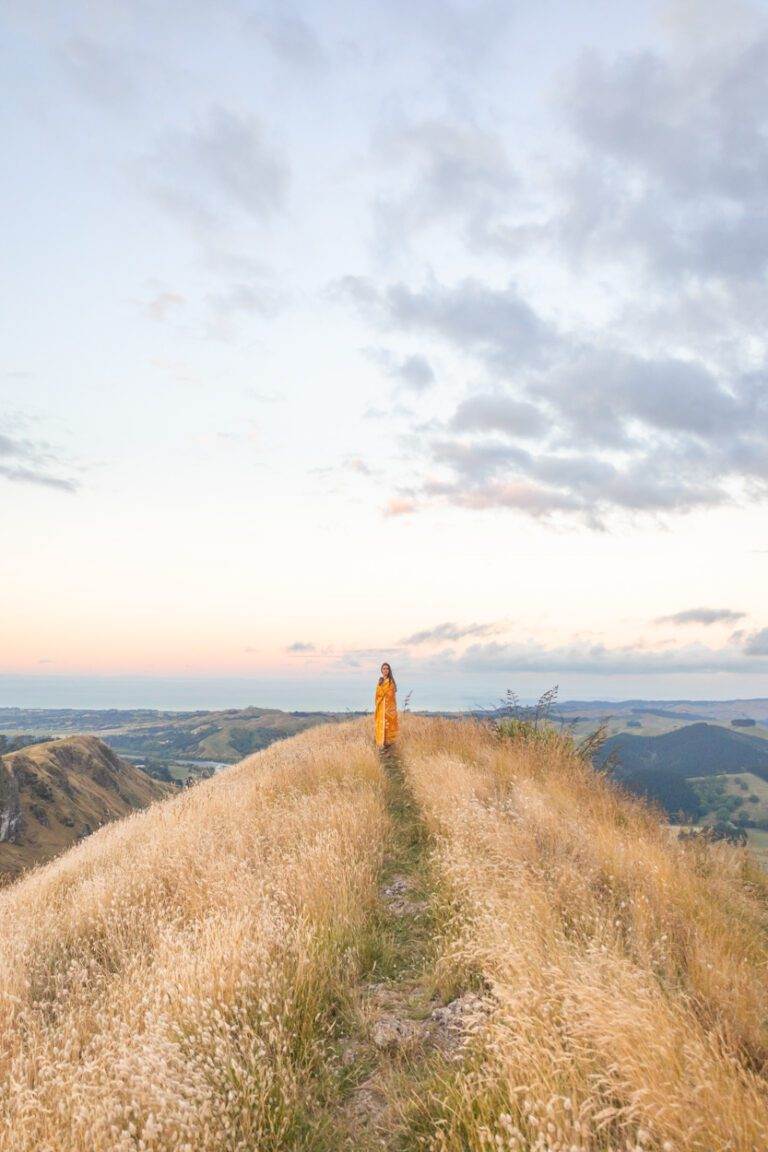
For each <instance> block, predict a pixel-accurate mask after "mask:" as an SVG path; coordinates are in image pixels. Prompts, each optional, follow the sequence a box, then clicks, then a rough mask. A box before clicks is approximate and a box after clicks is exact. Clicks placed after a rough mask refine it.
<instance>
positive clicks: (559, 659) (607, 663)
mask: <svg viewBox="0 0 768 1152" xmlns="http://www.w3.org/2000/svg"><path fill="white" fill-rule="evenodd" d="M766 640H768V638H766ZM756 656H757V657H760V656H767V657H768V643H767V644H766V648H765V650H764V651H760V652H757V651H756V652H754V653H752V654H750V653H749V652H748V651H747V650H746V649H744V650H742V649H739V648H737V647H732V646H731V647H726V648H708V647H705V646H703V645H689V646H686V647H682V648H677V649H665V650H663V651H652V650H648V649H643V648H642V647H641V646H640V645H632V646H629V645H628V646H626V647H619V648H611V647H608V646H605V645H603V644H600V643H597V644H595V643H591V644H590V643H588V644H580V643H575V642H574V643H572V644H569V645H563V646H560V647H554V648H544V647H540V646H538V645H536V644H534V643H528V644H499V643H496V642H493V641H491V642H489V643H487V644H475V645H471V646H470V647H469V648H468V649H467V651H466V652H465V653H464V654H463V655H461V656H459V657H456V658H455V660H454V664H455V666H456V668H457V669H458V670H460V671H463V672H496V673H505V674H508V675H513V674H517V673H519V674H522V673H526V672H541V673H546V674H548V675H558V674H564V673H567V674H577V673H578V674H593V675H602V676H620V675H623V674H631V673H634V674H637V675H659V676H661V675H665V674H674V675H683V674H687V675H695V674H696V673H719V672H726V673H728V672H732V673H739V672H762V671H768V659H766V660H759V659H758V660H756V659H755V657H756Z"/></svg>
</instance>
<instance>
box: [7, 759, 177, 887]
mask: <svg viewBox="0 0 768 1152" xmlns="http://www.w3.org/2000/svg"><path fill="white" fill-rule="evenodd" d="M170 790H171V788H170V786H168V785H166V784H161V783H160V782H159V781H156V780H152V779H151V778H150V777H149V776H147V775H146V773H144V772H142V771H141V770H140V769H137V768H135V767H134V766H133V765H132V764H129V763H127V762H126V761H125V760H121V759H120V757H118V756H117V755H115V753H114V752H113V751H112V750H111V749H110V748H108V747H107V745H106V744H103V743H102V742H101V741H100V740H97V739H96V737H94V736H73V737H69V738H67V739H64V740H51V741H48V742H46V743H43V744H34V745H30V746H28V747H25V748H23V749H21V750H20V751H17V752H11V753H9V754H7V755H5V756H1V757H0V877H1V878H4V879H7V878H8V877H11V876H14V875H16V874H17V873H19V872H20V871H22V870H23V869H25V868H28V867H30V866H31V865H33V864H39V863H42V862H44V861H46V860H50V859H51V857H53V856H56V855H58V854H59V853H60V852H62V851H64V849H65V848H68V847H69V846H70V845H71V844H73V843H74V842H75V841H76V840H79V839H81V838H82V837H84V836H87V835H89V834H90V833H91V832H93V831H94V830H95V829H96V828H99V827H100V826H101V825H102V824H105V823H107V822H108V821H110V820H115V819H117V818H119V817H121V816H125V815H127V814H128V813H129V812H133V811H134V810H135V809H137V808H144V807H146V805H147V804H151V803H152V802H153V801H154V800H158V799H161V798H162V797H164V796H167V795H168V793H169V791H170Z"/></svg>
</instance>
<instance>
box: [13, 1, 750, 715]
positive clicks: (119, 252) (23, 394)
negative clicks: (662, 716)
mask: <svg viewBox="0 0 768 1152" xmlns="http://www.w3.org/2000/svg"><path fill="white" fill-rule="evenodd" d="M0 77H1V78H2V79H0V85H1V86H2V97H3V98H2V100H0V141H1V143H2V155H3V159H4V165H3V167H4V175H3V180H2V182H0V242H1V245H2V253H3V259H2V263H1V265H0V400H1V401H2V403H1V404H0V514H1V516H2V520H1V523H2V544H0V704H3V705H13V704H21V703H25V702H28V701H30V700H34V701H35V702H36V703H39V704H43V705H45V704H53V703H54V702H55V700H59V699H63V698H64V696H63V695H62V693H64V694H66V691H68V689H67V685H69V686H70V688H71V685H72V684H75V683H76V684H79V685H80V686H81V688H82V686H83V685H85V687H84V688H82V691H80V689H78V693H79V694H78V696H77V699H78V701H79V702H81V703H88V702H89V699H88V695H89V693H90V694H91V696H92V697H93V701H94V702H95V701H96V700H97V699H98V700H102V699H105V698H106V697H105V688H104V685H105V684H108V685H111V687H110V689H109V692H108V693H107V695H108V696H109V701H110V703H114V702H115V700H118V701H120V700H124V702H125V704H126V706H131V705H133V704H134V703H136V701H137V700H138V696H137V693H136V692H135V691H134V689H133V688H129V687H128V686H129V685H134V686H135V685H136V684H139V683H140V684H143V685H144V687H143V688H142V691H141V693H139V694H138V695H140V696H141V702H142V703H146V700H147V699H150V698H152V688H151V685H152V683H160V681H161V680H164V682H165V683H166V685H168V684H170V683H171V681H172V682H173V683H175V684H178V683H181V682H184V683H197V684H198V685H199V683H200V682H201V681H203V680H204V681H207V682H209V683H213V682H214V681H216V682H217V684H218V685H219V687H218V688H217V690H216V693H214V694H215V695H216V700H217V703H218V702H219V699H220V697H221V696H222V693H223V694H226V690H227V689H226V685H230V686H231V691H232V698H233V702H235V697H237V702H238V703H241V702H243V699H241V697H243V694H245V699H246V700H250V702H252V703H270V702H276V701H277V699H278V697H279V700H280V702H281V703H282V705H283V706H285V705H286V701H288V702H289V703H290V704H291V705H292V706H294V707H302V706H309V705H308V702H309V701H311V702H312V704H313V706H322V701H323V700H326V699H327V700H328V701H330V700H331V698H333V700H334V701H335V700H336V699H337V698H338V697H339V694H341V695H342V696H344V698H345V699H347V698H348V699H349V700H350V701H351V702H352V703H351V706H354V707H359V706H360V701H362V700H367V698H368V696H369V695H370V693H371V685H372V683H373V679H374V678H375V676H376V674H377V668H378V664H379V662H380V661H381V660H382V659H388V660H390V661H391V663H392V665H393V667H394V668H395V671H396V674H397V675H398V680H399V683H400V686H401V692H402V691H403V690H406V691H407V690H410V689H413V691H414V697H413V706H414V707H415V706H418V705H419V703H421V704H422V705H423V706H430V707H438V706H441V705H445V706H447V704H448V703H451V704H457V703H458V702H465V703H469V702H477V701H478V700H487V701H494V700H495V699H497V698H498V696H499V695H500V694H503V692H504V691H506V690H507V689H511V690H514V691H516V692H517V693H518V694H519V695H520V696H521V697H523V698H530V697H532V696H536V695H537V694H538V693H539V692H541V691H543V690H545V689H546V688H548V687H549V686H550V685H551V684H553V683H558V684H559V685H560V695H561V698H566V697H567V698H620V697H627V696H642V697H653V698H727V697H736V696H760V695H764V696H765V695H768V604H767V603H766V584H767V582H768V532H767V531H766V505H767V504H768V376H767V375H766V368H767V365H768V359H767V357H768V343H767V337H766V328H765V316H766V314H767V313H768V278H767V274H768V210H767V209H766V204H768V196H767V195H766V193H768V4H765V3H763V2H757V0H754V2H752V3H741V2H740V0H727V2H725V0H674V2H670V3H658V4H657V3H650V2H644V3H640V2H633V0H610V2H608V0H606V2H603V0H589V2H586V0H585V2H581V0H542V3H539V4H536V5H532V4H529V3H522V2H520V3H516V2H514V0H503V2H499V0H473V2H469V0H467V2H458V0H420V3H419V4H417V5H414V4H412V3H406V2H405V0H381V2H379V3H365V2H361V0H357V2H356V3H351V2H345V0H336V2H334V3H331V2H321V0H296V2H295V3H290V2H288V3H286V2H283V3H274V4H270V3H259V2H257V0H253V2H250V0H249V2H246V0H216V2H215V3H214V2H213V0H185V2H184V3H183V4H182V3H176V2H172V0H163V2H162V3H161V2H159V0H89V2H86V0H71V2H70V3H68V4H66V5H61V4H57V3H53V2H50V0H5V3H4V4H3V5H2V9H1V10H0ZM88 685H90V688H89V687H88ZM99 685H100V687H99ZM235 685H237V686H238V687H237V689H235V687H234V686H235ZM276 685H279V686H280V687H279V689H278V688H277V687H276ZM121 686H122V687H121ZM195 691H196V692H197V695H195V700H198V699H200V698H202V697H201V696H200V692H199V691H198V690H197V689H196V690H195ZM57 693H58V694H57ZM121 693H122V695H121ZM324 693H325V695H324ZM70 695H71V692H70ZM166 695H167V694H166ZM181 695H182V696H183V693H182V694H181ZM202 695H203V697H204V695H205V693H204V692H203V694H202ZM173 698H174V700H175V699H176V697H175V696H174V697H173ZM158 699H159V697H158ZM179 699H181V697H179ZM211 699H213V696H211Z"/></svg>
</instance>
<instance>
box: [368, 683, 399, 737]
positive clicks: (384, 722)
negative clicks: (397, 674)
mask: <svg viewBox="0 0 768 1152" xmlns="http://www.w3.org/2000/svg"><path fill="white" fill-rule="evenodd" d="M373 728H374V733H375V738H376V743H377V744H378V746H379V748H388V747H389V745H390V744H391V743H392V741H393V740H394V739H395V738H396V736H397V684H396V683H395V678H394V676H393V675H392V669H391V668H390V666H389V664H382V666H381V676H380V677H379V682H378V684H377V685H376V707H375V710H374V714H373Z"/></svg>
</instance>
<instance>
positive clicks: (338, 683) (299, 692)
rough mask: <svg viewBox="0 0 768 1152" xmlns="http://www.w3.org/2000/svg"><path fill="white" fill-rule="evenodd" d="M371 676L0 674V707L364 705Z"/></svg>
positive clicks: (434, 707) (368, 702)
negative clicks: (300, 677) (269, 677)
mask: <svg viewBox="0 0 768 1152" xmlns="http://www.w3.org/2000/svg"><path fill="white" fill-rule="evenodd" d="M399 689H400V691H399V697H400V702H401V705H402V703H403V702H404V699H405V696H406V694H407V692H408V691H409V690H410V689H413V695H412V698H411V707H412V708H413V709H415V710H428V711H439V710H443V709H445V710H456V711H461V710H464V709H468V708H475V707H478V706H492V705H494V704H496V703H498V701H499V698H500V697H501V696H502V695H503V689H501V688H499V689H498V691H496V690H495V689H491V688H486V687H482V686H478V685H477V684H476V683H475V684H473V683H470V682H467V681H466V680H462V679H458V678H457V680H456V681H453V682H441V683H434V682H430V681H428V680H427V679H426V677H425V679H424V682H421V681H420V680H416V681H415V682H414V683H409V682H408V681H407V680H406V681H403V680H402V679H401V681H400V684H399ZM373 690H374V682H373V681H372V680H370V678H366V677H365V676H359V677H355V678H354V679H353V678H351V677H345V678H343V679H339V678H336V679H333V678H330V677H329V678H326V677H323V676H318V677H317V678H308V679H298V678H290V679H289V678H287V677H286V678H284V679H264V678H260V677H238V676H232V677H211V678H207V677H173V676H64V675H61V676H51V675H47V676H18V675H0V708H153V709H158V710H159V711H178V712H188V711H196V710H198V709H200V710H202V709H211V710H216V709H221V708H247V707H248V706H249V705H256V706H258V707H262V708H282V709H283V710H285V711H286V712H304V711H306V712H343V711H345V710H346V709H349V710H350V711H352V712H359V711H370V709H371V708H372V699H373Z"/></svg>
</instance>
